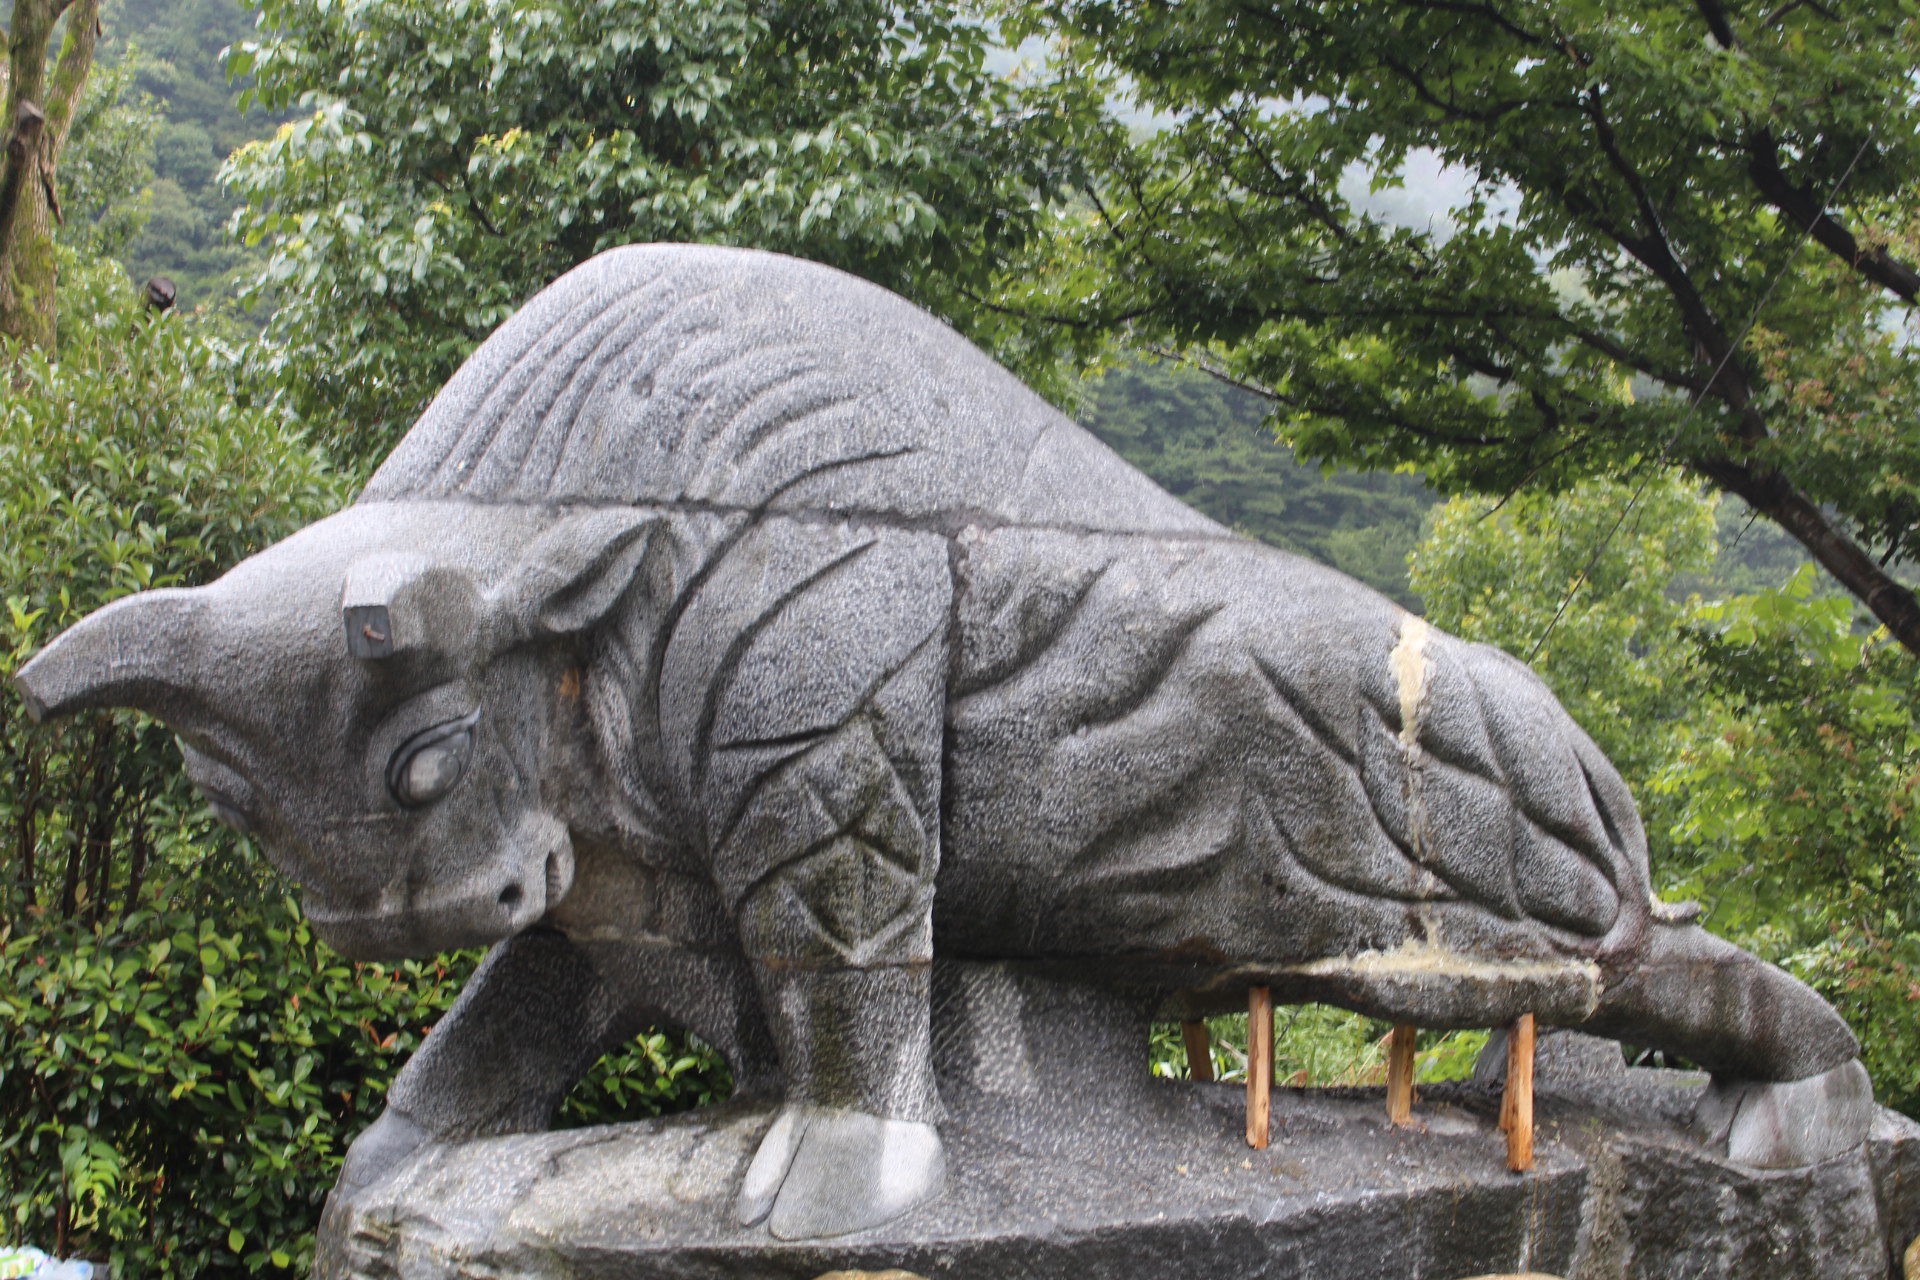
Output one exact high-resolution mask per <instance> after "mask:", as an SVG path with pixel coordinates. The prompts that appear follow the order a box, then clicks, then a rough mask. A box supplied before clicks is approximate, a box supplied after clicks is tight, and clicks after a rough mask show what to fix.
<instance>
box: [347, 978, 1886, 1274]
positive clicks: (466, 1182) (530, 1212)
mask: <svg viewBox="0 0 1920 1280" xmlns="http://www.w3.org/2000/svg"><path fill="white" fill-rule="evenodd" d="M935 993H936V1000H935V1013H934V1024H935V1029H936V1045H937V1052H936V1063H937V1067H938V1076H939V1082H940V1088H941V1092H942V1095H943V1096H944V1097H945V1098H946V1099H947V1101H948V1119H947V1121H946V1123H945V1124H944V1125H943V1133H944V1134H945V1136H946V1138H947V1144H948V1153H949V1157H950V1159H951V1160H952V1164H953V1170H954V1172H953V1174H952V1177H951V1179H950V1182H949V1184H948V1187H947V1191H946V1194H945V1195H944V1196H942V1197H941V1198H940V1199H939V1200H937V1201H935V1202H933V1203H931V1204H928V1205H924V1206H922V1207H920V1208H917V1209H915V1210H912V1211H910V1212H909V1213H907V1214H906V1215H905V1216H903V1217H901V1218H899V1219H898V1220H896V1221H895V1222H893V1223H890V1224H888V1225H886V1226H882V1227H879V1228H877V1229H873V1230H869V1231H865V1232H861V1233H857V1234H855V1235H851V1236H847V1237H843V1238H841V1239H837V1240H834V1241H831V1242H782V1241H779V1240H775V1239H772V1238H770V1237H768V1236H767V1235H766V1234H765V1233H763V1232H757V1231H753V1230H750V1229H746V1228H742V1227H738V1226H735V1225H725V1226H722V1227H719V1228H716V1227H715V1225H714V1224H715V1222H716V1221H719V1220H723V1219H724V1218H725V1216H726V1209H727V1203H726V1200H725V1197H724V1193H723V1192H722V1191H721V1190H720V1189H721V1188H724V1187H726V1186H728V1185H730V1183H731V1180H732V1179H733V1178H735V1177H737V1176H738V1174H739V1171H740V1170H741V1169H742V1168H744V1167H745V1166H746V1164H747V1163H748V1162H749V1161H750V1159H751V1158H752V1154H753V1150H754V1147H755V1144H756V1142H757V1141H758V1140H759V1138H760V1135H761V1134H762V1133H764V1132H765V1131H766V1130H767V1128H768V1127H769V1125H770V1124H771V1123H772V1122H773V1121H774V1117H775V1108H774V1107H773V1105H772V1104H771V1103H770V1102H765V1101H762V1102H744V1103H729V1104H727V1105H725V1106H723V1107H720V1108H717V1109H713V1110H709V1111H705V1112H699V1113H694V1114H690V1115H684V1116H679V1117H675V1118H671V1119H666V1120H660V1121H655V1122H652V1123H648V1124H641V1125H635V1126H625V1127H613V1128H595V1129H580V1130H574V1131H571V1132H565V1133H548V1134H538V1135H517V1136H511V1137H498V1138H482V1139H477V1140H474V1141H472V1142H469V1143H465V1144H436V1145H433V1146H429V1147H426V1148H423V1149H421V1150H420V1151H418V1152H416V1153H415V1154H414V1155H412V1156H411V1157H410V1158H409V1159H408V1160H407V1161H406V1162H405V1163H404V1164H403V1165H402V1166H401V1167H400V1168H399V1169H398V1170H396V1172H395V1173H394V1175H393V1176H392V1177H391V1179H390V1180H389V1181H387V1182H386V1183H384V1184H383V1185H382V1186H381V1187H380V1188H378V1189H377V1191H376V1192H375V1193H374V1194H373V1195H371V1196H368V1197H364V1198H362V1199H360V1200H357V1201H355V1202H353V1204H352V1205H351V1207H349V1208H342V1209H340V1210H337V1211H336V1212H335V1214H334V1215H333V1217H332V1218H331V1219H330V1221H329V1224H328V1225H329V1228H330V1230H329V1232H328V1233H327V1241H328V1243H327V1245H326V1249H327V1253H326V1254H325V1255H324V1257H323V1260H322V1266H321V1268H320V1270H319V1273H318V1274H319V1275H321V1276H322V1277H326V1278H327V1280H349V1278H351V1280H394V1278H397V1277H407V1280H452V1278H453V1277H462V1278H466V1277H514V1278H515V1280H548V1278H551V1280H562V1278H563V1277H564V1278H565V1280H638V1278H640V1277H645V1278H646V1280H681V1278H683V1277H684V1278H686V1280H695V1278H697V1280H719V1278H720V1277H726V1278H728V1280H734V1278H736V1277H756V1278H765V1280H776V1278H791V1280H814V1277H816V1276H819V1275H820V1274H821V1273H822V1272H826V1271H830V1270H835V1269H840V1268H848V1269H861V1270H873V1271H881V1270H885V1269H888V1268H894V1267H899V1268H903V1269H906V1270H908V1271H910V1272H912V1273H914V1274H916V1275H921V1276H926V1277H929V1280H975V1278H978V1277H991V1278H992V1280H1040V1278H1047V1280H1052V1278H1054V1277H1074V1280H1142V1278H1145V1277H1154V1278H1158V1277H1169V1276H1187V1275H1207V1276H1213V1275H1218V1276H1232V1277H1235V1278H1236V1280H1240V1278H1243V1277H1244V1278H1245V1280H1260V1278H1262V1277H1267V1278H1270V1280H1278V1278H1279V1277H1289V1278H1292V1277H1312V1278H1313V1280H1389V1278H1390V1280H1459V1278H1460V1277H1464V1276H1475V1275H1486V1274H1489V1273H1501V1274H1505V1273H1509V1272H1544V1273H1547V1274H1549V1275H1553V1276H1562V1277H1567V1278H1568V1280H1628V1278H1629V1277H1632V1278H1634V1280H1675V1278H1676V1277H1686V1278H1687V1280H1885V1278H1886V1277H1888V1276H1889V1275H1892V1276H1895V1277H1897V1276H1898V1274H1899V1273H1898V1271H1897V1270H1895V1271H1890V1270H1889V1268H1890V1267H1892V1266H1894V1265H1896V1263H1897V1250H1898V1249H1899V1248H1900V1247H1902V1246H1903V1245H1904V1243H1905V1241H1906V1240H1907V1239H1908V1235H1907V1234H1906V1233H1908V1232H1910V1231H1911V1229H1912V1228H1913V1226H1914V1223H1913V1220H1912V1214H1913V1208H1914V1203H1913V1202H1914V1195H1915V1184H1914V1179H1915V1176H1916V1174H1917V1173H1920V1126H1916V1125H1915V1124H1913V1123H1912V1122H1911V1121H1908V1120H1906V1119H1905V1118H1904V1117H1901V1116H1898V1115H1895V1114H1894V1113H1891V1112H1885V1111H1882V1112H1879V1113H1877V1115H1876V1117H1875V1120H1874V1126H1873V1131H1872V1138H1871V1140H1870V1142H1869V1144H1868V1146H1867V1148H1866V1149H1855V1150H1854V1151H1852V1152H1849V1153H1847V1154H1845V1155H1841V1156H1837V1157H1835V1158H1833V1159H1830V1160H1828V1161H1825V1162H1823V1163H1821V1164H1818V1165H1815V1166H1810V1167H1806V1168H1800V1169H1792V1170H1769V1171H1761V1170H1754V1169H1751V1168H1748V1167H1746V1166H1743V1165H1740V1164H1738V1163H1736V1162H1734V1161H1731V1160H1729V1159H1727V1158H1726V1157H1725V1156H1724V1155H1722V1154H1720V1153H1718V1152H1717V1151H1715V1150H1713V1149H1710V1148H1708V1147H1705V1146H1702V1145H1701V1144H1700V1143H1699V1142H1698V1141H1697V1140H1696V1139H1695V1137H1694V1136H1693V1135H1692V1133H1691V1131H1690V1124H1691V1117H1692V1114H1693V1110H1694V1103H1695V1101H1696V1099H1697V1097H1698V1095H1699V1094H1700V1093H1701V1092H1702V1091H1703V1090H1705V1089H1706V1088H1707V1087H1708V1082H1707V1079H1706V1077H1705V1076H1704V1075H1701V1074H1696V1073H1683V1072H1675V1071H1647V1070H1632V1071H1629V1070H1628V1069H1627V1068H1626V1066H1625V1065H1624V1063H1623V1061H1622V1059H1621V1056H1620V1053H1619V1050H1618V1047H1617V1046H1613V1045H1611V1044H1610V1042H1599V1041H1591V1040H1584V1038H1579V1037H1573V1036H1570V1035H1567V1036H1558V1037H1547V1039H1548V1040H1558V1041H1560V1044H1559V1045H1558V1047H1557V1048H1555V1050H1554V1051H1553V1052H1543V1054H1542V1056H1541V1060H1540V1074H1539V1078H1538V1093H1537V1105H1538V1120H1539V1127H1538V1130H1537V1144H1538V1145H1537V1164H1536V1166H1535V1168H1534V1169H1533V1171H1531V1172H1529V1173H1526V1174H1513V1173H1509V1172H1508V1171H1507V1169H1506V1167H1505V1150H1506V1148H1505V1138H1504V1136H1503V1135H1502V1134H1500V1133H1499V1131H1498V1129H1497V1128H1496V1125H1495V1120H1496V1116H1497V1112H1498V1109H1499V1092H1498V1090H1497V1088H1496V1087H1492V1086H1489V1085H1486V1084H1479V1085H1476V1084H1471V1083H1467V1084H1457V1085H1445V1086H1431V1087H1425V1088H1423V1089H1422V1090H1421V1091H1420V1097H1419V1100H1418V1102H1417V1103H1416V1106H1415V1117H1414V1118H1415V1122H1416V1123H1415V1124H1414V1125H1413V1126H1410V1127H1408V1128H1404V1129H1396V1128H1394V1127H1393V1126H1391V1125H1390V1124H1389V1123H1388V1122H1387V1119H1386V1104H1385V1099H1384V1097H1383V1096H1382V1094H1383V1091H1382V1090H1380V1089H1340V1090H1331V1089H1329V1090H1297V1089H1280V1090H1278V1091H1276V1094H1275V1103H1274V1121H1273V1145H1272V1146H1271V1147H1269V1148H1268V1149H1267V1150H1265V1151H1252V1150H1250V1149H1249V1148H1248V1147H1247V1146H1246V1144H1245V1141H1244V1139H1243V1132H1244V1124H1245V1121H1244V1114H1245V1113H1244V1103H1245V1094H1244V1091H1243V1090H1241V1089H1239V1088H1237V1087H1234V1086H1230V1085H1196V1084H1190V1083H1186V1082H1176V1081H1165V1080H1152V1079H1150V1078H1148V1077H1147V1075H1146V1071H1145V1065H1146V1045H1145V1041H1144V1034H1143V1032H1144V1028H1143V1027H1142V1025H1141V1024H1140V1023H1139V1021H1138V1017H1137V1014H1138V1009H1137V1007H1136V1006H1132V1005H1130V1004H1129V1003H1128V1002H1125V1001H1120V1000H1116V999H1115V998H1114V997H1113V996H1112V995H1111V994H1110V993H1108V992H1105V991H1100V990H1097V989H1087V988H1084V987H1079V986H1077V985H1072V984H1067V985H1062V984H1057V983H1054V982H1051V981H1048V980H1043V979H1034V978H1032V977H1031V976H1029V975H1027V974H1025V973H1023V972H1022V971H1021V970H1020V969H1019V968H1017V967H1015V966H1009V965H971V964H953V965H949V964H946V963H944V962H942V964H941V966H940V969H939V976H938V978H937V979H936V982H935ZM1078 1030H1090V1031H1091V1032H1092V1034H1090V1035H1081V1034H1076V1032H1077V1031H1078ZM1575 1044H1578V1045H1579V1052H1578V1054H1577V1055H1576V1054H1570V1053H1568V1052H1567V1050H1568V1049H1569V1048H1570V1047H1572V1046H1574V1045H1575ZM1603 1045H1604V1046H1606V1047H1607V1048H1611V1049H1612V1053H1611V1069H1610V1070H1595V1069H1594V1068H1593V1064H1594V1063H1595V1062H1596V1061H1597V1062H1600V1063H1603V1064H1604V1063H1605V1062H1606V1061H1607V1056H1606V1054H1605V1052H1604V1050H1603V1049H1602V1047H1601V1046H1603ZM1548 1047H1549V1046H1547V1045H1543V1049H1546V1048H1548Z"/></svg>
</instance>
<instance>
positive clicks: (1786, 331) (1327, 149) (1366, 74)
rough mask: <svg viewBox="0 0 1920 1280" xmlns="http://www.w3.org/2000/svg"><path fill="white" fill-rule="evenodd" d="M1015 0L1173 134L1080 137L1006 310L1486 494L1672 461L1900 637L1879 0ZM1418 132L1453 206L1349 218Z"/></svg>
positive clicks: (1883, 14)
mask: <svg viewBox="0 0 1920 1280" xmlns="http://www.w3.org/2000/svg"><path fill="white" fill-rule="evenodd" d="M1013 7H1014V8H1015V9H1017V10H1018V12H1019V14H1020V15H1021V16H1022V17H1023V19H1024V21H1025V23H1026V26H1025V28H1024V29H1025V30H1027V31H1030V32H1033V33H1036V34H1052V33H1055V32H1059V33H1061V37H1060V38H1061V39H1062V41H1063V44H1062V46H1061V48H1060V50H1059V52H1058V56H1057V57H1056V58H1055V67H1056V71H1057V72H1058V74H1059V76H1060V77H1061V79H1062V81H1063V82H1068V83H1070V82H1072V81H1073V80H1074V79H1075V78H1076V77H1080V76H1091V77H1093V78H1095V79H1096V80H1098V79H1099V77H1101V76H1102V75H1106V74H1108V73H1111V74H1113V75H1114V76H1115V77H1116V78H1115V79H1113V80H1110V81H1106V82H1104V83H1107V84H1108V85H1109V86H1110V87H1111V88H1112V89H1113V91H1114V92H1124V93H1126V94H1129V95H1131V96H1132V97H1133V98H1135V99H1136V100H1137V101H1138V102H1140V103H1141V104H1143V105H1145V106H1146V107H1149V108H1152V109H1153V110H1155V111H1157V112H1158V113H1160V114H1159V116H1158V120H1159V121H1160V122H1161V123H1162V124H1163V125H1164V127H1162V128H1158V129H1155V130H1150V131H1146V132H1143V133H1142V134H1140V135H1139V136H1137V137H1134V136H1130V135H1129V134H1128V133H1127V132H1126V131H1125V130H1123V129H1121V128H1120V127H1119V126H1118V125H1117V124H1115V125H1112V126H1110V127H1109V128H1108V129H1106V131H1105V132H1104V134H1101V135H1099V136H1097V137H1095V138H1093V139H1091V140H1090V143H1089V145H1090V147H1091V155H1092V159H1091V160H1090V167H1091V168H1092V170H1093V172H1094V176H1093V179H1092V181H1091V182H1090V183H1089V185H1088V187H1087V189H1086V193H1085V194H1086V203H1085V205H1084V207H1083V208H1077V209H1076V210H1075V211H1074V212H1073V213H1072V215H1071V216H1070V217H1069V218H1068V219H1067V222H1066V227H1065V230H1064V231H1063V234H1062V237H1061V239H1060V242H1059V243H1058V244H1057V245H1056V246H1055V247H1054V249H1053V251H1052V253H1051V255H1050V256H1049V257H1048V258H1047V259H1046V260H1045V261H1044V262H1041V263H1038V264H1035V265H1032V266H1030V267H1028V268H1025V269H1024V270H1022V271H1021V272H1019V273H1018V274H1017V275H1016V276H1015V277H1014V279H1013V280H1012V281H1011V282H1010V283H1009V285H1008V287H1007V290H1006V301H1007V302H1008V303H1009V304H1010V305H1012V306H1014V307H1016V308H1017V309H1021V310H1024V311H1026V312H1028V313H1030V314H1034V315H1040V316H1059V317H1064V318H1065V319H1067V320H1069V321H1071V322H1072V323H1074V324H1077V325H1080V326H1084V327H1087V328H1088V329H1090V330H1091V331H1095V332H1109V333H1115V334H1119V335H1121V336H1123V337H1125V338H1126V339H1127V340H1129V341H1133V342H1155V343H1162V344H1170V345H1172V346H1174V347H1180V348H1188V349H1194V348H1199V349H1204V350H1207V351H1209V352H1210V353H1211V354H1210V356H1209V357H1208V358H1211V359H1214V360H1217V361H1219V362H1220V363H1221V364H1222V365H1223V366H1224V367H1225V369H1226V370H1227V371H1228V372H1230V373H1231V374H1233V375H1234V376H1236V377H1238V378H1239V379H1241V380H1243V381H1245V382H1247V383H1250V384H1255V385H1258V386H1261V387H1263V388H1265V389H1266V391H1267V393H1268V394H1269V395H1270V396H1271V397H1272V405H1273V413H1274V420H1275V422H1276V424H1277V425H1278V427H1279V428H1280V430H1281V433H1282V434H1283V435H1284V436H1285V437H1286V438H1287V439H1288V440H1289V441H1290V442H1292V443H1293V444H1295V445H1296V446H1298V447H1299V448H1300V449H1301V450H1302V452H1303V454H1304V455H1305V456H1308V457H1310V458H1315V459H1327V460H1333V461H1340V462H1347V463H1352V464H1357V465H1360V466H1364V467H1369V468H1380V467H1391V466H1397V465H1401V464H1414V465H1417V466H1419V467H1421V468H1422V469H1423V470H1424V471H1425V472H1426V473H1427V475H1428V476H1429V478H1430V479H1431V480H1432V481H1433V482H1434V483H1436V484H1437V485H1438V486H1440V487H1441V488H1443V489H1447V490H1454V491H1457V490H1459V489H1462V488H1473V489H1478V490H1481V491H1484V492H1488V493H1491V494H1502V493H1505V492H1508V491H1509V490H1512V489H1514V488H1517V487H1522V486H1535V487H1540V486H1545V487H1550V488H1564V487H1565V486H1567V485H1568V484H1570V483H1572V482H1573V481H1574V480H1576V479H1578V478H1580V477H1583V476H1597V477H1619V476H1622V475H1625V474H1629V473H1634V474H1643V473H1644V468H1646V467H1649V466H1659V465H1665V464H1668V463H1671V464H1673V465H1678V466H1681V467H1684V468H1685V469H1687V470H1688V471H1689V472H1690V473H1691V474H1692V475H1694V476H1696V477H1698V478H1701V479H1703V480H1705V481H1706V482H1709V483H1711V484H1713V485H1715V486H1717V487H1719V488H1721V489H1723V490H1725V491H1728V492H1732V493H1735V494H1738V495H1739V496H1741V497H1742V498H1743V499H1744V500H1746V501H1747V502H1748V503H1749V504H1751V505H1752V506H1753V507H1754V508H1755V509H1756V510H1759V511H1760V512H1762V513H1763V515H1764V516H1765V517H1766V518H1768V519H1771V520H1773V521H1775V522H1777V523H1778V524H1780V525H1781V526H1782V527H1783V528H1785V529H1787V530H1788V531H1789V532H1791V533H1792V534H1793V535H1794V537H1796V538H1797V539H1799V540H1800V541H1801V542H1802V543H1803V544H1804V545H1805V546H1806V547H1807V549H1808V551H1809V553H1810V554H1811V555H1812V556H1813V557H1814V558H1815V559H1816V560H1817V561H1818V562H1819V563H1820V564H1821V565H1822V567H1823V568H1825V569H1826V570H1827V571H1828V572H1829V573H1830V574H1832V575H1833V576H1834V577H1835V578H1836V580H1838V581H1840V582H1841V583H1842V584H1844V586H1845V587H1846V589H1847V590H1849V591H1851V592H1852V593H1853V594H1854V595H1855V596H1856V597H1857V598H1858V599H1860V600H1861V601H1862V603H1863V604H1864V605H1865V606H1866V607H1867V608H1869V609H1870V610H1871V611H1872V612H1873V613H1874V614H1875V615H1876V616H1877V617H1878V618H1879V619H1880V620H1881V621H1883V622H1884V623H1886V624H1887V625H1888V626H1889V627H1890V628H1891V629H1892V631H1893V633H1894V634H1895V636H1896V638H1898V639H1899V640H1901V642H1902V643H1904V644H1906V645H1907V647H1909V648H1910V649H1915V650H1916V651H1920V603H1917V602H1916V601H1915V598H1914V596H1913V593H1912V592H1911V591H1910V590H1909V589H1908V588H1907V587H1906V586H1904V585H1902V584H1901V583H1900V582H1899V581H1898V580H1897V578H1896V576H1895V575H1894V574H1893V573H1891V572H1890V567H1891V566H1898V565H1901V564H1905V563H1912V562H1913V561H1915V560H1916V559H1920V436H1916V434H1915V432H1914V430H1913V427H1912V424H1913V422H1914V421H1915V420H1916V418H1920V349H1917V348H1916V347H1915V346H1914V345H1913V343H1912V341H1911V339H1912V333H1911V324H1912V322H1913V314H1912V307H1913V304H1914V303H1915V301H1916V298H1920V271H1916V269H1915V267H1914V265H1913V263H1914V262H1916V261H1920V223H1916V221H1915V217H1916V210H1920V198H1917V197H1920V98H1917V97H1916V96H1915V95H1914V93H1913V85H1912V78H1911V77H1912V70H1913V66H1914V63H1915V60H1916V54H1920V14H1916V13H1915V11H1914V9H1913V7H1912V6H1911V5H1910V4H1908V3H1906V2H1905V0H1859V2H1858V3H1851V4H1847V5H1844V6H1838V7H1833V6H1827V5H1818V4H1794V3H1790V4H1778V5H1776V4H1773V3H1771V0H1767V2H1765V3H1762V2H1760V0H1630V2H1625V3H1622V2H1609V3H1595V2H1594V0H1482V2H1476V3H1471V4H1457V3H1436V2H1435V0H1366V2H1365V3H1353V2H1351V0H1263V2H1261V3H1245V2H1244V0H1193V2H1192V3H1182V4H1165V3H1161V2H1160V0H1031V2H1030V3H1026V4H1020V5H1015V6H1013ZM1076 92H1077V93H1079V94H1080V96H1082V97H1084V96H1085V90H1084V89H1079V90H1076ZM1416 154H1418V155H1421V156H1437V157H1438V158H1439V159H1441V160H1444V161H1445V162H1447V164H1449V165H1451V166H1453V169H1452V172H1454V173H1457V174H1459V175H1461V176H1462V177H1463V179H1464V180H1465V182H1466V183H1467V184H1468V187H1467V190H1466V193H1465V195H1464V196H1463V197H1462V200H1461V204H1460V207H1459V208H1456V209H1454V210H1453V211H1452V212H1451V214H1450V216H1444V217H1432V218H1429V219H1427V220H1426V221H1425V222H1424V223H1423V224H1420V225H1397V224H1395V223H1393V222H1390V221H1387V220H1385V219H1383V218H1380V217H1377V216H1373V215H1372V214H1371V213H1369V211H1368V210H1369V203H1368V201H1367V199H1366V189H1367V186H1368V183H1369V181H1370V180H1371V181H1372V182H1373V183H1376V184H1380V183H1392V182H1394V181H1396V180H1397V178H1398V175H1399V174H1400V173H1401V172H1402V171H1403V168H1404V167H1405V165H1406V163H1407V162H1408V160H1409V158H1410V157H1414V156H1415V155H1416Z"/></svg>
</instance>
